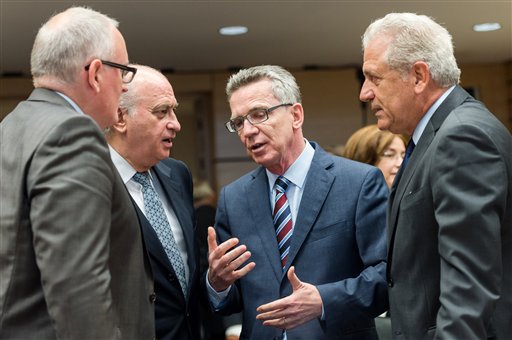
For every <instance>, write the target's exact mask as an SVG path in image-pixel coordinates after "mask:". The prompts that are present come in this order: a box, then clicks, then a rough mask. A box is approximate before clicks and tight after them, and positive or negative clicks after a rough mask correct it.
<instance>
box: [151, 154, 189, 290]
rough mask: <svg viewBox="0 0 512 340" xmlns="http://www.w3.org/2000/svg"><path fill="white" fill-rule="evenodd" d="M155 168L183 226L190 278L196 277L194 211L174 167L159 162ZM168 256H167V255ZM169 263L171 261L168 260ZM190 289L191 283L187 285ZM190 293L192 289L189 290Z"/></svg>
mask: <svg viewBox="0 0 512 340" xmlns="http://www.w3.org/2000/svg"><path fill="white" fill-rule="evenodd" d="M153 170H154V172H155V174H156V176H157V177H158V180H159V181H160V185H161V187H162V189H163V191H164V193H165V195H166V196H167V197H166V198H167V200H168V202H170V204H171V207H172V209H173V210H174V213H175V214H176V217H177V218H178V221H179V223H180V226H181V230H182V231H183V237H184V239H185V244H186V247H187V255H188V261H187V265H188V268H189V271H190V279H189V281H190V280H191V279H192V278H193V277H194V275H195V271H196V270H197V268H196V266H195V253H194V241H195V240H194V229H193V227H194V226H193V225H192V224H191V223H192V222H191V220H190V214H191V213H193V212H191V211H190V209H189V208H188V207H187V205H186V202H185V201H184V197H185V195H184V194H183V190H184V188H183V183H181V181H180V180H179V179H175V178H173V176H172V169H171V168H170V167H168V166H166V165H165V164H163V163H162V162H160V163H158V164H157V165H155V166H154V167H153ZM166 257H167V256H166ZM167 262H168V263H169V264H170V262H169V261H167ZM171 269H172V270H173V271H174V268H173V267H172V266H171ZM187 287H188V288H189V289H190V285H187ZM187 293H188V294H190V291H188V292H187Z"/></svg>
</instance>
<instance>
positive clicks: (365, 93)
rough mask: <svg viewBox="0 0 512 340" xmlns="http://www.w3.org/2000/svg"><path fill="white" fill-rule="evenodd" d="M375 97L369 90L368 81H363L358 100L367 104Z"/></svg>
mask: <svg viewBox="0 0 512 340" xmlns="http://www.w3.org/2000/svg"><path fill="white" fill-rule="evenodd" d="M374 97H375V95H374V93H373V90H372V89H371V88H370V85H369V84H368V81H367V80H365V81H364V83H363V86H361V92H360V93H359V100H360V101H362V102H369V101H370V100H372V99H373V98H374Z"/></svg>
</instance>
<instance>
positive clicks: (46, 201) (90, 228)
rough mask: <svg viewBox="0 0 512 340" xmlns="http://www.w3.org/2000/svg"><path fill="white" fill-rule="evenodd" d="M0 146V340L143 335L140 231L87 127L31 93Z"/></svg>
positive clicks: (64, 108) (57, 102)
mask: <svg viewBox="0 0 512 340" xmlns="http://www.w3.org/2000/svg"><path fill="white" fill-rule="evenodd" d="M0 150H1V154H0V156H1V157H0V176H1V182H0V193H1V200H2V201H1V204H0V232H1V237H0V278H1V280H0V311H1V315H0V338H1V339H56V338H59V339H64V338H65V339H88V340H89V339H152V338H153V337H154V316H153V305H152V304H151V302H150V299H149V296H150V293H151V292H152V291H153V287H152V281H151V271H150V267H149V262H148V259H147V258H145V255H144V252H143V244H142V240H141V231H140V227H139V225H138V223H137V216H136V214H135V211H134V209H133V206H132V204H131V202H130V199H129V196H128V192H127V191H126V189H125V187H124V185H123V183H122V181H121V178H120V177H119V175H118V174H117V171H116V170H115V168H114V166H113V164H112V162H111V160H110V157H109V151H108V148H107V144H106V141H105V139H104V137H103V134H102V132H101V130H100V129H99V128H98V126H97V125H96V123H95V122H94V121H93V120H92V119H91V118H89V117H88V116H85V115H81V114H79V113H77V112H76V111H74V110H73V109H72V107H71V106H70V105H69V104H68V102H67V101H65V100H64V99H63V98H62V97H61V96H59V95H58V94H56V93H54V92H53V91H50V90H45V89H36V90H34V91H33V93H32V94H31V96H30V98H29V99H28V100H27V101H24V102H21V103H20V104H19V105H18V106H17V107H16V109H15V110H14V111H13V112H11V113H10V114H9V115H8V116H7V117H6V118H5V119H4V120H3V121H2V123H1V125H0Z"/></svg>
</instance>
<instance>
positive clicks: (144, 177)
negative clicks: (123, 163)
mask: <svg viewBox="0 0 512 340" xmlns="http://www.w3.org/2000/svg"><path fill="white" fill-rule="evenodd" d="M132 178H133V180H134V181H135V182H137V183H139V184H140V185H142V186H143V187H147V186H151V182H150V181H149V173H148V172H147V171H146V172H137V173H136V174H135V175H133V177H132Z"/></svg>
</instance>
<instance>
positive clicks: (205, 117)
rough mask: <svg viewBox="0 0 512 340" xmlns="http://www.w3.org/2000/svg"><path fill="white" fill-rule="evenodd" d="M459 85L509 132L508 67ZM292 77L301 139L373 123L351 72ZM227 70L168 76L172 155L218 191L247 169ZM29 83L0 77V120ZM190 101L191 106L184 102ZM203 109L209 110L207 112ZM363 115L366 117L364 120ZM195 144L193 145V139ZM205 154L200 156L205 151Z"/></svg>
mask: <svg viewBox="0 0 512 340" xmlns="http://www.w3.org/2000/svg"><path fill="white" fill-rule="evenodd" d="M461 69H462V79H461V80H462V81H461V85H462V86H464V87H472V88H473V89H474V90H475V93H476V95H477V97H478V99H479V100H481V101H482V102H484V103H485V104H486V105H487V107H488V108H489V110H490V111H491V112H493V113H494V114H495V115H496V116H497V117H498V118H499V119H500V120H501V121H502V122H503V123H504V124H505V125H506V126H508V128H509V130H512V87H511V86H512V85H511V83H512V81H511V77H512V65H511V63H504V64H488V65H464V66H462V67H461ZM291 71H292V73H293V74H294V75H295V77H296V78H297V81H298V83H299V86H300V87H301V92H302V96H303V98H302V99H303V105H304V109H305V123H304V135H305V136H306V138H308V139H309V140H314V141H317V142H318V143H319V144H320V145H321V146H323V147H332V146H334V145H337V144H343V143H344V142H345V141H346V139H347V138H348V137H349V136H350V134H351V133H352V132H353V131H355V130H356V129H358V128H359V127H361V126H363V124H364V122H365V121H366V120H365V118H366V119H368V123H371V122H373V121H374V118H373V117H372V115H371V114H365V113H363V112H362V106H361V104H360V102H359V100H358V94H359V86H360V85H359V82H358V80H357V69H356V68H344V69H333V70H311V71H304V70H291ZM229 74H230V73H228V72H212V73H204V74H168V75H167V76H168V77H169V79H170V81H171V83H172V85H173V87H174V90H175V92H176V96H177V98H178V101H180V100H181V99H180V98H183V101H182V102H183V103H185V105H184V109H183V110H181V108H180V110H179V111H178V117H180V115H182V119H181V123H182V128H183V129H182V133H183V136H182V137H181V138H180V136H179V135H178V138H177V140H176V143H175V146H174V148H175V150H174V151H173V156H175V157H176V158H179V159H182V160H183V161H185V162H186V163H189V164H190V165H191V169H192V171H193V172H194V175H196V176H197V175H198V172H199V170H198V169H197V167H198V166H199V165H198V162H197V155H198V154H203V155H207V156H208V158H209V160H210V165H211V166H210V168H209V172H210V176H208V177H209V178H210V180H211V182H212V184H213V185H214V186H215V187H216V188H220V187H221V186H222V185H225V184H227V183H229V182H231V181H232V180H234V179H236V178H237V177H239V176H240V175H242V174H244V173H246V172H247V171H248V170H250V169H253V168H254V167H255V164H254V163H253V162H252V161H251V160H249V159H248V158H247V156H246V154H245V152H244V150H243V148H242V147H241V145H240V142H239V140H238V137H237V135H236V134H230V133H228V132H227V130H226V129H225V127H224V123H225V122H226V120H227V119H228V118H229V106H228V104H227V101H226V96H225V93H224V88H225V85H226V81H227V78H228V77H229ZM31 88H32V84H31V80H30V79H28V78H0V118H3V116H4V115H5V114H7V113H8V112H10V111H11V110H12V109H13V108H14V106H15V105H16V103H17V102H19V101H20V100H23V99H24V98H26V97H27V95H28V94H29V93H30V91H31ZM205 96H206V97H207V98H208V103H209V105H210V108H209V110H208V109H206V110H205V111H207V112H200V113H199V115H200V117H195V118H192V117H191V116H190V115H191V114H193V113H191V112H187V110H193V108H194V105H193V102H194V97H202V98H204V97H205ZM187 103H189V104H188V105H187ZM190 103H191V104H190ZM208 111H209V112H208ZM365 115H366V117H365ZM198 119H200V120H202V121H205V122H207V124H208V126H209V129H208V132H207V136H206V138H202V139H198V137H197V136H196V137H194V138H191V137H190V135H189V134H192V133H193V131H195V129H196V126H191V125H195V124H196V123H197V120H198ZM198 140H199V141H200V142H197V141H198ZM205 150H206V152H205Z"/></svg>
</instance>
